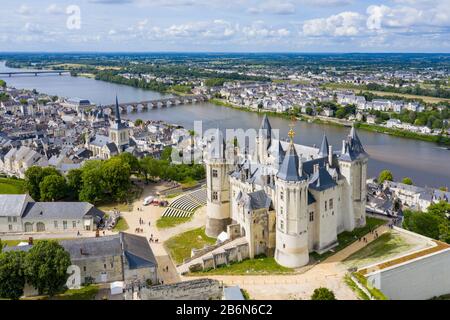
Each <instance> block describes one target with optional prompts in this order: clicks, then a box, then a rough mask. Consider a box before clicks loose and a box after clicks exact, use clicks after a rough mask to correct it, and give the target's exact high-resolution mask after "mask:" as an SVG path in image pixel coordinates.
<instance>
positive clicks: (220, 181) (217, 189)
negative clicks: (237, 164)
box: [205, 134, 233, 238]
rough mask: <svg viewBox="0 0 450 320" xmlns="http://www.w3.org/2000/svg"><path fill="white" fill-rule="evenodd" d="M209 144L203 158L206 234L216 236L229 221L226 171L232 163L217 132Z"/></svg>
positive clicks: (228, 190)
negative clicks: (205, 187) (205, 183)
mask: <svg viewBox="0 0 450 320" xmlns="http://www.w3.org/2000/svg"><path fill="white" fill-rule="evenodd" d="M216 139H217V140H215V141H213V143H212V144H210V146H209V150H208V155H207V157H206V159H205V164H206V179H207V204H206V210H207V213H206V214H207V217H206V235H208V236H209V237H213V238H215V237H217V236H218V235H219V234H220V233H221V232H222V231H226V227H227V225H228V224H230V223H231V218H230V182H229V175H228V173H229V172H230V171H231V168H232V165H233V164H232V163H228V162H227V153H226V152H227V148H226V144H225V141H224V140H223V138H222V137H221V136H220V134H218V135H217V136H216Z"/></svg>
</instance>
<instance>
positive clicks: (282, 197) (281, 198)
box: [280, 191, 284, 200]
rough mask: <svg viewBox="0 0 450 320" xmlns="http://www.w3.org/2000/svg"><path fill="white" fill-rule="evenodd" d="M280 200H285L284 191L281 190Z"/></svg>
mask: <svg viewBox="0 0 450 320" xmlns="http://www.w3.org/2000/svg"><path fill="white" fill-rule="evenodd" d="M280 200H284V192H283V191H281V192H280Z"/></svg>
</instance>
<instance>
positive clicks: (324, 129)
mask: <svg viewBox="0 0 450 320" xmlns="http://www.w3.org/2000/svg"><path fill="white" fill-rule="evenodd" d="M10 70H11V71H13V69H10V68H6V67H5V65H4V63H0V72H1V71H10ZM3 79H4V80H5V81H6V82H7V83H8V85H9V86H13V87H16V88H19V89H30V90H31V89H36V90H37V91H39V92H45V93H48V94H52V95H58V96H64V97H78V98H85V99H89V100H91V101H92V102H94V103H97V104H110V103H113V102H114V100H115V95H116V94H117V95H118V96H119V100H120V102H135V101H141V100H151V99H157V98H160V97H163V96H167V95H162V94H160V93H157V92H153V91H148V90H142V89H138V88H133V87H129V86H123V85H117V84H112V83H108V82H103V81H97V80H94V79H87V78H82V77H71V76H50V75H46V76H44V75H42V76H37V77H35V76H26V77H25V76H13V77H11V78H9V77H4V78H3ZM127 117H128V118H129V119H131V120H135V119H138V118H140V119H143V120H147V119H153V120H164V121H167V122H170V123H174V124H179V125H182V126H184V127H186V128H188V129H193V125H194V120H202V122H203V130H206V129H208V128H217V127H218V128H220V129H234V128H242V129H244V130H246V129H248V128H257V127H259V125H260V123H261V121H262V115H259V114H256V113H250V112H243V111H239V110H235V109H230V108H227V107H221V106H215V105H212V104H210V103H201V104H196V105H184V106H176V107H170V108H161V109H153V110H150V111H148V112H137V113H130V114H128V116H127ZM270 121H271V124H272V127H273V128H277V129H280V135H281V136H282V137H286V136H287V132H288V130H289V124H290V122H289V120H286V119H282V118H278V117H271V118H270ZM294 130H295V131H296V136H295V142H297V143H301V144H306V145H311V146H312V145H314V144H316V145H319V144H320V142H321V139H322V135H323V134H324V133H326V135H327V137H328V141H329V142H330V144H332V145H333V147H334V148H335V150H339V148H340V147H341V145H342V139H343V138H344V137H345V136H346V135H347V134H348V132H349V128H343V127H338V126H332V125H321V124H312V123H306V122H297V123H296V125H295V128H294ZM358 135H359V137H360V139H361V141H362V143H363V144H364V147H365V149H366V151H367V152H368V153H369V155H370V161H369V176H373V177H374V176H376V175H378V173H379V172H380V171H381V170H383V169H389V170H391V171H392V172H393V174H394V178H395V179H396V180H401V179H402V178H403V177H410V178H412V180H413V182H414V183H415V184H416V185H419V186H425V185H427V186H433V187H440V186H449V187H450V151H448V150H446V149H445V148H441V147H439V146H437V145H436V144H433V143H429V142H423V141H417V140H410V139H405V138H399V137H392V136H389V135H384V134H378V133H374V132H368V131H363V130H359V131H358Z"/></svg>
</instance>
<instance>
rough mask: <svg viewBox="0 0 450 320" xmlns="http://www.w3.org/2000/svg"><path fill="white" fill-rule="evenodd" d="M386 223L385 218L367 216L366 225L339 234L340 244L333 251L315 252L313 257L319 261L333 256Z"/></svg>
mask: <svg viewBox="0 0 450 320" xmlns="http://www.w3.org/2000/svg"><path fill="white" fill-rule="evenodd" d="M385 223H386V221H385V220H381V219H376V218H371V217H367V218H366V225H365V226H364V227H362V228H357V229H355V230H353V231H351V232H348V231H344V232H342V233H341V234H339V235H338V242H339V245H338V246H337V247H336V248H334V249H333V251H331V250H330V251H328V252H325V253H324V254H317V253H315V252H314V253H312V254H311V257H312V258H314V259H315V260H317V261H322V260H324V259H326V258H328V257H330V256H332V255H333V254H335V253H336V252H338V251H340V250H342V249H344V248H345V247H347V246H349V245H351V244H352V243H353V242H355V241H358V239H359V238H361V237H363V236H365V235H366V234H368V233H369V232H370V231H371V230H374V229H376V228H378V227H379V226H381V225H383V224H385Z"/></svg>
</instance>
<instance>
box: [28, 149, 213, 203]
mask: <svg viewBox="0 0 450 320" xmlns="http://www.w3.org/2000/svg"><path fill="white" fill-rule="evenodd" d="M170 154H171V149H170V148H167V149H166V150H164V152H163V153H162V157H161V159H160V160H158V159H154V158H152V157H145V158H142V159H137V158H136V157H135V156H133V155H132V154H130V153H121V154H120V155H118V156H115V157H113V158H111V159H108V160H90V161H87V162H86V163H85V164H84V165H83V167H81V168H80V169H73V170H70V171H69V173H68V174H67V176H66V177H64V176H63V175H61V173H59V172H58V171H57V170H56V169H54V168H52V167H46V168H42V167H37V166H35V167H31V168H29V169H28V170H27V171H26V172H25V186H26V188H27V190H28V193H29V194H30V196H31V197H32V198H33V199H35V200H40V201H58V200H63V199H77V200H79V201H86V202H90V203H94V204H96V203H100V202H103V201H106V200H114V201H119V202H122V201H126V200H128V198H129V196H130V188H131V185H132V183H131V176H132V175H134V176H135V177H142V178H143V179H145V180H146V181H147V182H148V181H150V180H154V179H156V178H161V179H164V180H173V181H178V182H191V181H194V180H202V179H204V178H205V168H204V166H203V165H199V164H194V165H186V164H179V165H176V164H172V163H171V161H170Z"/></svg>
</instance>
